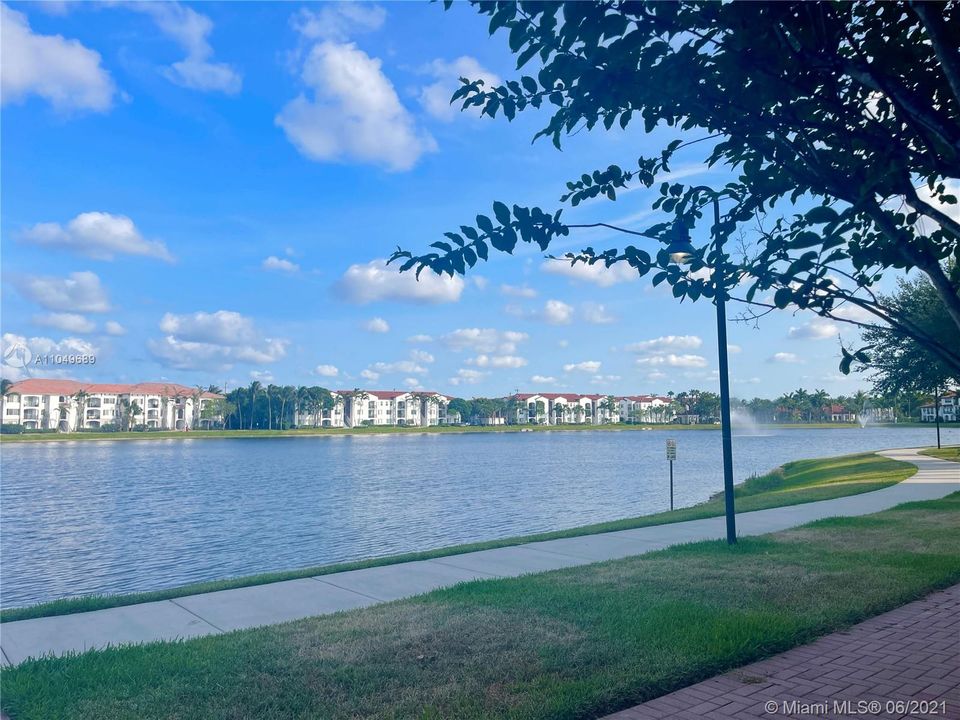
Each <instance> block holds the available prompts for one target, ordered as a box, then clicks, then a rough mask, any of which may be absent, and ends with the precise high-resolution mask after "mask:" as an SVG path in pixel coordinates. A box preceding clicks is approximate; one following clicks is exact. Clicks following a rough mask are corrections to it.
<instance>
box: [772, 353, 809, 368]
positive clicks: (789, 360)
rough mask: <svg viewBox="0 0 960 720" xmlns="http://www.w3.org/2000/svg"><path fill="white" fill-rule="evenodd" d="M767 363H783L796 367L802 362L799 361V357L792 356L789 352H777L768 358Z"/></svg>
mask: <svg viewBox="0 0 960 720" xmlns="http://www.w3.org/2000/svg"><path fill="white" fill-rule="evenodd" d="M767 362H770V363H784V364H787V365H797V364H799V363H802V362H803V360H801V359H800V357H799V356H797V355H794V354H793V353H791V352H778V353H774V354H773V355H771V356H770V357H768V358H767Z"/></svg>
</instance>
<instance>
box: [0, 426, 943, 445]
mask: <svg viewBox="0 0 960 720" xmlns="http://www.w3.org/2000/svg"><path fill="white" fill-rule="evenodd" d="M757 427H758V429H761V430H866V429H869V428H872V427H879V428H909V429H916V428H926V427H930V428H931V429H932V428H933V426H932V424H930V423H874V424H870V425H868V426H867V427H865V428H861V427H860V425H859V424H856V423H792V424H782V423H778V424H775V425H759V426H757ZM649 430H659V431H663V430H675V431H679V432H687V431H690V430H720V425H718V424H710V425H704V424H699V425H671V424H661V425H654V424H650V425H623V424H619V423H611V424H609V425H589V424H582V425H470V426H450V425H432V426H430V427H410V428H407V427H402V426H379V427H378V426H374V427H371V428H307V429H302V430H189V431H184V430H159V431H145V432H139V431H137V432H134V431H126V432H109V433H98V432H79V433H78V432H71V433H22V434H21V433H15V434H14V433H4V434H0V444H2V443H22V444H33V443H62V442H91V441H101V440H107V441H123V440H208V439H263V438H307V437H339V436H344V435H362V436H386V435H443V434H448V433H449V434H468V433H520V432H641V431H649Z"/></svg>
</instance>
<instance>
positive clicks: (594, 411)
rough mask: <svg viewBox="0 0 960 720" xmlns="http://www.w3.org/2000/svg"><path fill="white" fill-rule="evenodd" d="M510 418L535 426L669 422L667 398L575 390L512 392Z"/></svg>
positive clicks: (668, 400)
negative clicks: (574, 391) (571, 391)
mask: <svg viewBox="0 0 960 720" xmlns="http://www.w3.org/2000/svg"><path fill="white" fill-rule="evenodd" d="M508 400H512V401H513V403H512V407H513V408H514V410H513V411H512V412H515V414H516V417H514V418H510V419H511V420H512V421H514V422H517V423H520V424H524V423H534V424H538V425H570V424H593V425H602V424H604V423H611V422H669V421H671V420H672V419H673V417H674V415H673V412H672V404H671V401H670V399H669V398H665V397H659V396H655V395H631V396H628V397H618V396H614V395H581V394H579V393H516V394H515V395H511V396H510V398H508Z"/></svg>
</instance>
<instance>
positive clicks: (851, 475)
mask: <svg viewBox="0 0 960 720" xmlns="http://www.w3.org/2000/svg"><path fill="white" fill-rule="evenodd" d="M916 470H917V469H916V467H915V466H913V465H911V464H909V463H905V462H900V461H897V460H890V459H888V458H884V457H881V456H879V455H875V454H873V453H861V454H857V455H846V456H842V457H836V458H825V459H821V460H801V461H798V462H792V463H788V464H787V465H785V466H783V467H782V468H777V469H776V470H774V471H773V472H771V473H769V474H767V475H763V476H760V477H752V478H750V479H748V480H747V481H746V482H744V483H743V484H742V485H740V486H738V487H737V489H736V497H737V512H748V511H751V510H765V509H767V508H771V507H781V506H785V505H797V504H800V503H805V502H814V501H818V500H829V499H832V498H836V497H843V496H846V495H854V494H858V493H862V492H870V491H872V490H879V489H881V488H884V487H887V486H889V485H893V484H895V483H898V482H900V481H901V480H905V479H906V478H908V477H910V476H911V475H913V474H914V473H915V472H916ZM723 512H724V505H723V497H722V493H721V494H720V495H718V496H716V497H714V498H712V499H711V500H710V501H709V502H706V503H702V504H700V505H694V506H692V507H688V508H681V509H679V510H674V511H673V512H662V513H656V514H654V515H644V516H641V517H635V518H624V519H622V520H613V521H610V522H604V523H597V524H593V525H585V526H581V527H576V528H570V529H566V530H558V531H554V532H547V533H539V534H536V535H527V536H522V537H513V538H501V539H497V540H490V541H487V542H478V543H470V544H467V545H456V546H452V547H446V548H438V549H434V550H429V551H425V552H417V553H405V554H403V555H394V556H390V557H380V558H372V559H370V560H363V561H359V562H350V563H338V564H335V565H322V566H319V567H308V568H300V569H296V570H285V571H280V572H272V573H264V574H260V575H248V576H245V577H239V578H228V579H225V580H215V581H210V582H201V583H193V584H190V585H183V586H180V587H175V588H169V589H165V590H156V591H151V592H142V593H129V594H125V595H91V596H85V597H80V598H69V599H64V600H55V601H53V602H48V603H41V604H39V605H33V606H29V607H23V608H8V609H5V610H3V611H2V612H0V621H2V622H10V621H13V620H26V619H29V618H35V617H45V616H49V615H66V614H69V613H75V612H85V611H88V610H100V609H103V608H108V607H118V606H121V605H133V604H135V603H141V602H150V601H154V600H167V599H170V598H177V597H183V596H185V595H195V594H198V593H205V592H214V591H216V590H227V589H230V588H237V587H246V586H250V585H263V584H266V583H270V582H278V581H281V580H293V579H296V578H304V577H311V576H316V575H327V574H330V573H335V572H343V571H345V570H356V569H359V568H365V567H373V566H377V565H390V564H394V563H400V562H408V561H412V560H427V559H430V558H437V557H443V556H446V555H455V554H458V553H463V552H471V551H474V550H488V549H490V548H497V547H505V546H508V545H517V544H520V543H525V542H534V541H538V540H554V539H557V538H565V537H575V536H578V535H592V534H595V533H604V532H613V531H615V530H627V529H630V528H638V527H647V526H650V525H664V524H667V523H674V522H682V521H684V520H699V519H701V518H708V517H716V516H719V515H723Z"/></svg>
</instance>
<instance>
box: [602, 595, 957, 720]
mask: <svg viewBox="0 0 960 720" xmlns="http://www.w3.org/2000/svg"><path fill="white" fill-rule="evenodd" d="M844 700H848V701H851V704H850V705H848V706H846V707H844V706H842V705H839V703H842V702H843V701H844ZM835 701H836V702H837V703H838V704H837V705H835V704H834V703H835ZM898 701H900V702H904V703H908V702H910V701H933V702H934V705H933V707H927V708H923V707H922V706H921V707H909V706H900V707H898V706H897V705H896V704H895V703H897V702H898ZM792 703H797V704H792ZM819 703H824V704H823V705H819ZM870 703H873V704H872V705H871V704H870ZM891 703H894V704H891ZM924 709H926V712H921V711H922V710H924ZM814 717H818V718H833V719H841V718H842V719H844V720H850V719H852V718H883V719H884V720H886V719H888V718H949V719H951V720H960V585H954V586H953V587H951V588H949V589H947V590H944V591H942V592H938V593H934V594H933V595H930V596H929V597H927V598H924V599H923V600H918V601H917V602H912V603H910V604H909V605H904V606H903V607H901V608H897V609H896V610H893V611H891V612H888V613H884V614H883V615H878V616H877V617H875V618H871V619H870V620H867V621H866V622H862V623H860V624H859V625H855V626H853V627H852V628H850V629H849V630H845V631H843V632H838V633H833V634H832V635H826V636H824V637H822V638H820V639H819V640H817V641H816V642H814V643H811V644H810V645H805V646H803V647H798V648H795V649H793V650H789V651H787V652H785V653H783V654H781V655H776V656H775V657H772V658H769V659H768V660H761V661H760V662H756V663H753V664H752V665H746V666H745V667H742V668H738V669H737V670H733V671H731V672H729V673H727V674H725V675H719V676H717V677H715V678H711V679H710V680H706V681H704V682H701V683H697V684H696V685H691V686H690V687H687V688H683V689H682V690H677V691H676V692H673V693H670V694H669V695H664V696H662V697H659V698H656V699H655V700H651V701H650V702H646V703H643V704H642V705H637V706H636V707H633V708H630V709H628V710H623V711H622V712H618V713H616V714H614V715H609V716H607V718H606V719H605V720H665V719H666V718H670V719H671V720H681V719H682V720H686V719H687V718H689V719H690V720H693V719H694V718H696V719H699V718H709V719H710V720H713V719H714V718H717V719H718V720H723V719H725V718H766V720H774V718H802V719H805V720H809V718H814Z"/></svg>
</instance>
